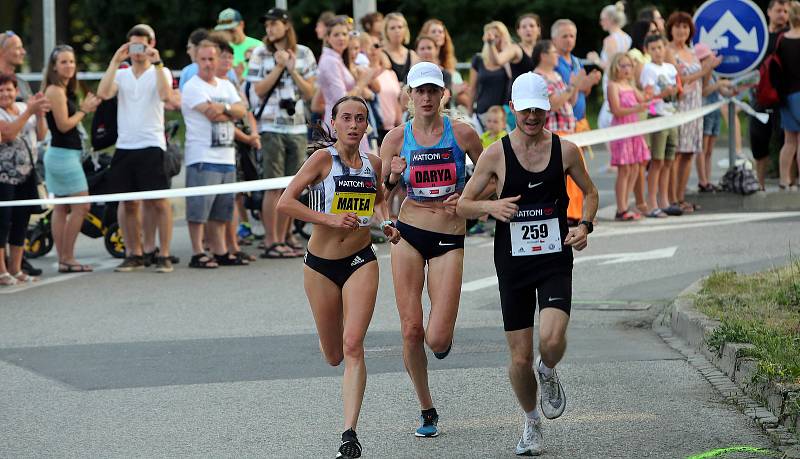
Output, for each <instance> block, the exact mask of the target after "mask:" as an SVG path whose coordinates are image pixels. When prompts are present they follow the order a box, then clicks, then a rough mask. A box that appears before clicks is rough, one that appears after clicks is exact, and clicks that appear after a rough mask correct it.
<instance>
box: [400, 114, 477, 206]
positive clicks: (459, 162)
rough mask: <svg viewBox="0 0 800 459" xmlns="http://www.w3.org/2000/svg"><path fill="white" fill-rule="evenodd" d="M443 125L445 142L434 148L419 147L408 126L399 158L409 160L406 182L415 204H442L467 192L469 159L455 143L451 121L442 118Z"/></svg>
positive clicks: (409, 194) (404, 175) (407, 161)
mask: <svg viewBox="0 0 800 459" xmlns="http://www.w3.org/2000/svg"><path fill="white" fill-rule="evenodd" d="M443 122H444V132H443V133H442V138H441V139H439V142H438V143H437V144H436V145H434V146H432V147H423V146H422V145H420V144H418V143H417V140H416V139H415V138H414V132H413V130H412V127H411V121H409V122H407V123H406V127H405V130H404V132H403V149H402V150H400V156H402V157H403V158H405V160H406V170H405V171H403V182H404V184H405V186H406V190H407V192H408V197H409V198H410V199H413V200H414V201H421V202H422V201H441V200H443V199H446V198H447V197H448V196H450V195H452V194H453V193H461V191H462V190H463V189H464V182H465V181H466V166H465V164H464V162H465V160H466V155H465V153H464V151H463V150H462V149H461V147H459V146H458V142H456V136H455V134H453V126H452V124H451V123H450V118H448V117H446V116H445V117H443Z"/></svg>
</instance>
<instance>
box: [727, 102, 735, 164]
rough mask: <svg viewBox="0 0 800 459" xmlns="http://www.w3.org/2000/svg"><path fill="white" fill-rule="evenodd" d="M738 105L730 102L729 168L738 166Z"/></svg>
mask: <svg viewBox="0 0 800 459" xmlns="http://www.w3.org/2000/svg"><path fill="white" fill-rule="evenodd" d="M735 117H736V105H735V104H734V103H733V102H728V170H733V168H734V167H735V166H736V118H735Z"/></svg>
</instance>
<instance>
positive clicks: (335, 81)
mask: <svg viewBox="0 0 800 459" xmlns="http://www.w3.org/2000/svg"><path fill="white" fill-rule="evenodd" d="M326 26H327V28H328V32H327V34H326V35H325V37H326V44H325V47H324V48H322V55H321V56H320V58H319V68H318V72H319V77H318V78H317V84H318V85H319V88H320V90H321V91H322V96H323V97H324V99H325V115H324V116H323V118H322V120H323V124H324V126H325V127H326V128H327V129H328V130H329V131H331V132H333V126H332V123H331V110H332V108H333V104H334V103H335V102H336V101H337V100H339V99H341V98H342V97H344V96H359V97H361V96H362V95H363V93H364V92H365V90H369V89H368V86H369V76H370V73H369V72H366V73H365V77H364V78H361V79H359V80H358V81H357V80H356V78H355V77H354V76H353V74H352V73H350V70H349V66H350V62H349V60H350V56H349V53H348V45H349V44H350V27H349V25H348V23H347V18H346V17H345V16H336V17H335V18H334V19H332V20H330V21H328V23H327V24H326ZM361 151H365V152H368V151H369V143H368V142H367V136H366V135H365V136H364V137H363V138H362V139H361Z"/></svg>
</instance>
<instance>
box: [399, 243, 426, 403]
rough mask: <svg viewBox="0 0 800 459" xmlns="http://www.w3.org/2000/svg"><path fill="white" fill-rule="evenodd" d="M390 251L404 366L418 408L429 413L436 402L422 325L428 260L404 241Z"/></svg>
mask: <svg viewBox="0 0 800 459" xmlns="http://www.w3.org/2000/svg"><path fill="white" fill-rule="evenodd" d="M391 250H392V279H393V281H394V295H395V298H396V300H397V312H398V313H399V315H400V328H401V331H402V333H403V363H404V364H405V366H406V371H407V372H408V376H409V377H411V382H412V383H413V384H414V390H415V391H416V393H417V398H418V399H419V404H420V406H421V408H422V409H423V410H426V409H430V408H433V400H431V392H430V388H429V387H428V358H427V356H426V355H425V328H424V326H423V323H422V287H423V285H424V283H425V260H423V258H422V256H421V255H420V254H419V252H417V251H416V249H414V248H413V247H412V246H411V245H410V244H409V243H408V242H406V241H404V240H402V239H401V240H400V242H399V243H397V244H396V245H393V246H392V248H391Z"/></svg>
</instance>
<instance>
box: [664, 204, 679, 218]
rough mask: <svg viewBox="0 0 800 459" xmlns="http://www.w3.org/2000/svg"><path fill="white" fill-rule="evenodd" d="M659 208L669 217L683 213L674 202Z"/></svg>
mask: <svg viewBox="0 0 800 459" xmlns="http://www.w3.org/2000/svg"><path fill="white" fill-rule="evenodd" d="M661 210H663V211H664V213H665V214H667V215H669V216H670V217H680V216H681V215H683V211H682V210H681V208H680V206H678V205H676V204H672V205H669V206H667V207H664V208H663V209H661Z"/></svg>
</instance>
